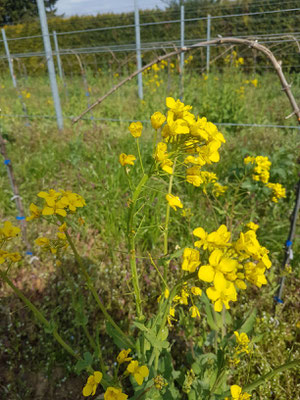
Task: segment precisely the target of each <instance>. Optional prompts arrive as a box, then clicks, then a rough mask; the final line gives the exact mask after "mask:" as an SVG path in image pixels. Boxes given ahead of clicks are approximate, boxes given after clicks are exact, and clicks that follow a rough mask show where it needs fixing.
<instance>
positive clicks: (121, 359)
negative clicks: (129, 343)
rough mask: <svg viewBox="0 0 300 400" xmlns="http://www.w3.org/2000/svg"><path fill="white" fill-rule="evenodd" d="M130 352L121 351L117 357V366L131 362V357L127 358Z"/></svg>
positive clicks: (129, 350)
mask: <svg viewBox="0 0 300 400" xmlns="http://www.w3.org/2000/svg"><path fill="white" fill-rule="evenodd" d="M130 352H131V349H127V350H121V351H120V353H119V355H118V357H117V361H118V364H123V363H124V362H128V361H131V360H132V357H128V354H129V353H130Z"/></svg>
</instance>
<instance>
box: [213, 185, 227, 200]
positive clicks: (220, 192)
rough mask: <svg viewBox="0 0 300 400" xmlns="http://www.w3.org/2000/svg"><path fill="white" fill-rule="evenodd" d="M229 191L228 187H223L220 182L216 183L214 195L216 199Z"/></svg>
mask: <svg viewBox="0 0 300 400" xmlns="http://www.w3.org/2000/svg"><path fill="white" fill-rule="evenodd" d="M227 189H228V186H222V185H220V184H219V183H218V182H215V183H214V188H213V194H214V195H215V196H216V197H219V196H223V194H224V193H225V192H226V190H227Z"/></svg>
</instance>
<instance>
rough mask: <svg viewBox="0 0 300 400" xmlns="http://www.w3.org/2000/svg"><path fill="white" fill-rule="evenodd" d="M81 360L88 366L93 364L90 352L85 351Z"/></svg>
mask: <svg viewBox="0 0 300 400" xmlns="http://www.w3.org/2000/svg"><path fill="white" fill-rule="evenodd" d="M83 358H84V361H86V362H87V363H88V365H91V364H92V363H93V356H92V355H91V353H90V352H88V351H86V352H85V353H84V354H83Z"/></svg>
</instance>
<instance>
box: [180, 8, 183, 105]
mask: <svg viewBox="0 0 300 400" xmlns="http://www.w3.org/2000/svg"><path fill="white" fill-rule="evenodd" d="M180 47H181V48H183V47H184V6H180ZM183 69H184V53H180V98H181V100H182V98H183Z"/></svg>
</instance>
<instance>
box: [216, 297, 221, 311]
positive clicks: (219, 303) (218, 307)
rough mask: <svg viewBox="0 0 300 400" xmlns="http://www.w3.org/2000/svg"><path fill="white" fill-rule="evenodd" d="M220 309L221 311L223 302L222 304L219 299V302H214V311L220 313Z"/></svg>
mask: <svg viewBox="0 0 300 400" xmlns="http://www.w3.org/2000/svg"><path fill="white" fill-rule="evenodd" d="M222 309H223V302H222V300H221V299H219V300H217V301H216V302H215V311H217V312H221V311H222Z"/></svg>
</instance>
